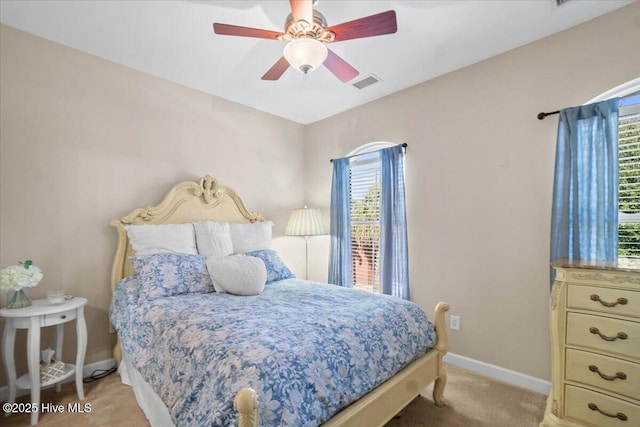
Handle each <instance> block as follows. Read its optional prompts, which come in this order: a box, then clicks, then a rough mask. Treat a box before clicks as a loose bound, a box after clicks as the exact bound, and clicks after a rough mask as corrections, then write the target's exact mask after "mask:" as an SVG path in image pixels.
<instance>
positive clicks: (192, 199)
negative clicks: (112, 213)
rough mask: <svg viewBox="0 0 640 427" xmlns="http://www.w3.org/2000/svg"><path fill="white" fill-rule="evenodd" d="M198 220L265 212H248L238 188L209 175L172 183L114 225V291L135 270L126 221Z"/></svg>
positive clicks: (251, 218) (249, 217) (246, 218)
mask: <svg viewBox="0 0 640 427" xmlns="http://www.w3.org/2000/svg"><path fill="white" fill-rule="evenodd" d="M197 221H219V222H240V223H248V222H256V221H264V218H263V217H262V215H258V214H256V213H253V212H249V211H248V210H247V208H246V207H245V206H244V203H243V202H242V200H241V199H240V197H238V195H237V194H236V192H235V191H234V190H233V189H231V188H229V187H223V186H221V185H218V182H217V181H216V180H215V179H214V178H212V177H211V176H209V175H207V176H205V177H204V178H202V179H201V180H200V182H199V183H198V182H195V181H185V182H181V183H180V184H177V185H176V186H175V187H173V188H172V189H171V190H170V191H169V192H168V193H167V195H166V196H164V198H163V199H162V201H161V202H160V203H159V204H158V205H156V206H150V207H146V208H138V209H135V210H134V211H132V212H131V213H130V214H129V215H127V216H125V217H122V218H121V219H119V220H113V221H112V222H111V226H112V227H114V228H115V229H116V231H117V232H118V247H117V249H116V254H115V258H114V260H113V269H112V271H111V291H112V292H113V291H114V290H115V288H116V285H117V284H118V282H120V281H121V280H122V279H123V278H125V277H127V276H131V275H132V274H134V270H133V266H132V265H131V262H130V261H129V258H130V257H131V256H133V255H134V251H133V248H132V247H131V244H130V243H129V238H128V236H127V231H126V230H125V228H124V227H125V225H130V224H132V225H139V224H184V223H189V222H197Z"/></svg>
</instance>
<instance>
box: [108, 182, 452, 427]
mask: <svg viewBox="0 0 640 427" xmlns="http://www.w3.org/2000/svg"><path fill="white" fill-rule="evenodd" d="M205 221H214V222H216V223H228V224H256V225H260V223H264V222H265V219H264V218H263V217H262V216H261V215H258V214H256V213H253V212H250V211H249V210H247V208H246V207H245V205H244V203H243V202H242V200H241V199H240V198H239V197H238V195H237V194H236V193H235V191H233V190H232V189H231V188H229V187H225V186H221V185H218V183H217V181H216V180H215V179H214V178H212V177H211V176H205V177H203V178H202V179H201V180H200V182H195V181H187V182H182V183H179V184H177V185H176V186H174V187H173V188H172V189H171V190H170V191H169V192H168V193H167V194H166V196H165V197H164V198H163V200H162V201H161V202H160V203H159V204H158V205H157V206H152V207H147V208H139V209H135V210H134V211H132V212H131V213H130V214H129V215H127V216H125V217H123V218H121V219H119V220H114V221H113V222H112V226H113V227H114V228H115V229H116V230H117V233H118V245H117V249H116V254H115V258H114V263H113V270H112V280H111V285H112V292H113V302H112V308H111V317H112V324H113V326H114V328H115V330H116V332H117V333H118V339H117V343H116V346H115V348H114V357H115V358H116V360H117V361H118V362H119V364H120V372H121V376H122V379H123V382H126V383H129V384H131V385H132V387H133V390H134V393H135V394H136V399H137V400H138V403H139V405H140V406H141V408H142V409H143V411H144V412H145V415H146V416H147V418H148V419H149V420H150V422H151V424H152V425H154V426H157V425H168V426H169V425H185V426H186V425H238V426H240V427H258V426H260V425H291V426H293V425H320V424H321V425H323V426H328V427H336V426H382V425H384V424H385V423H386V422H388V421H389V420H390V419H391V418H393V416H395V415H396V414H397V413H398V412H399V411H400V410H401V409H402V408H404V407H405V406H406V405H407V404H408V403H409V402H411V400H413V399H414V398H415V397H416V396H418V395H419V394H420V393H423V392H424V391H425V389H426V387H427V386H429V385H430V384H431V383H434V387H433V399H434V402H435V404H436V405H437V406H442V405H444V400H443V392H444V387H445V384H446V372H445V369H444V366H443V362H442V358H443V356H444V354H445V353H446V352H447V349H448V339H447V332H446V327H445V323H444V313H445V312H446V311H447V310H448V304H446V303H439V304H438V305H437V306H436V309H435V316H434V323H431V322H429V321H428V320H427V319H426V315H424V313H423V312H422V310H420V309H419V308H418V307H417V306H416V305H415V304H413V303H410V302H408V301H403V300H399V299H397V298H393V297H388V296H383V295H370V294H366V293H365V292H362V291H356V290H351V289H345V288H341V287H338V286H334V285H327V284H319V283H313V282H308V281H304V280H298V279H296V278H295V277H291V276H292V275H285V276H278V274H280V272H279V270H277V269H276V273H277V274H276V277H275V279H277V280H273V281H271V282H269V281H267V284H266V286H265V287H264V289H263V290H261V291H260V293H259V294H251V295H250V296H238V295H234V294H229V293H219V292H208V291H204V292H196V293H186V294H182V295H169V296H167V297H164V296H163V297H162V298H155V299H150V297H149V300H147V299H145V298H147V297H148V295H150V294H151V293H152V292H154V291H155V290H157V289H155V288H151V289H152V291H150V293H149V294H146V295H145V292H147V291H148V290H149V289H150V288H148V287H145V283H144V280H145V278H144V275H143V274H141V273H140V274H137V275H136V270H135V269H134V267H133V265H132V262H131V260H133V262H138V263H139V262H140V261H139V259H140V258H144V257H142V256H140V257H138V256H137V254H136V252H135V251H134V249H133V246H132V244H131V241H130V238H129V237H130V236H129V234H128V229H130V228H131V227H133V226H137V225H168V224H171V225H177V224H183V225H185V224H193V223H202V222H205ZM272 252H273V251H272ZM249 255H251V253H250V254H249ZM185 256H186V255H185ZM132 257H133V258H132ZM152 257H153V256H152ZM193 257H198V255H194V256H193ZM244 258H252V257H251V256H249V257H244ZM244 258H243V259H244ZM254 260H255V258H254ZM243 262H244V261H243ZM270 263H271V261H270V260H268V259H265V260H264V265H267V271H268V273H267V274H268V275H271V273H272V271H271V270H269V264H270ZM136 266H137V267H138V269H139V270H141V271H142V269H143V268H144V267H140V264H136ZM283 268H285V269H286V267H283ZM209 269H211V268H209ZM214 283H217V281H214ZM214 286H215V285H214ZM387 306H388V308H389V310H396V311H394V312H393V314H389V313H390V312H383V311H382V310H383V309H385V307H387ZM327 307H328V308H329V310H328V309H327ZM356 309H358V310H361V312H359V313H356V312H354V310H356ZM366 317H371V320H372V322H373V323H371V324H365V323H364V322H365V320H366V319H365V318H366ZM382 318H386V319H387V321H386V322H381V321H380V319H382ZM423 318H424V319H423ZM356 320H358V321H356ZM286 321H292V323H291V324H289V325H286V324H285V322H286ZM384 328H386V329H384ZM404 329H406V330H407V331H410V333H401V331H402V330H404ZM346 337H349V339H347V338H346ZM286 339H290V340H291V341H286ZM223 340H224V342H223ZM343 341H344V342H343ZM314 346H315V347H314ZM363 355H366V358H365V357H363ZM305 357H306V358H311V359H305ZM302 373H305V374H306V375H308V377H302V376H301V375H302ZM322 381H324V382H322ZM236 411H237V412H236Z"/></svg>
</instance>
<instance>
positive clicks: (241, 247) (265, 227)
mask: <svg viewBox="0 0 640 427" xmlns="http://www.w3.org/2000/svg"><path fill="white" fill-rule="evenodd" d="M272 227H273V223H272V222H271V221H264V222H254V223H251V224H237V223H230V224H229V232H230V233H231V242H233V253H235V254H246V253H247V252H253V251H259V250H262V249H271V228H272Z"/></svg>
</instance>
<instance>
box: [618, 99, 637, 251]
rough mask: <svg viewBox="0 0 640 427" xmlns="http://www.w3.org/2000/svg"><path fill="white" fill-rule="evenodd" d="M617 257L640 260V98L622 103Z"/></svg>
mask: <svg viewBox="0 0 640 427" xmlns="http://www.w3.org/2000/svg"><path fill="white" fill-rule="evenodd" d="M618 147H619V148H618V150H619V151H618V155H619V164H620V186H619V202H618V206H619V208H618V209H619V212H618V257H621V258H640V95H635V96H631V97H627V98H624V99H622V100H620V119H619V125H618Z"/></svg>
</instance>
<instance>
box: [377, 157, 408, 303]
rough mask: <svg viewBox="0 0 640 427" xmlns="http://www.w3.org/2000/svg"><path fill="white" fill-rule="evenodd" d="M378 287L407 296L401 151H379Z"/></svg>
mask: <svg viewBox="0 0 640 427" xmlns="http://www.w3.org/2000/svg"><path fill="white" fill-rule="evenodd" d="M380 162H381V185H380V188H381V192H380V260H379V269H380V270H379V273H380V289H381V291H382V293H383V294H387V295H393V296H396V297H400V298H404V299H409V250H408V245H407V212H406V204H405V193H404V150H403V148H402V146H401V145H397V146H395V147H390V148H384V149H382V150H380Z"/></svg>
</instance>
